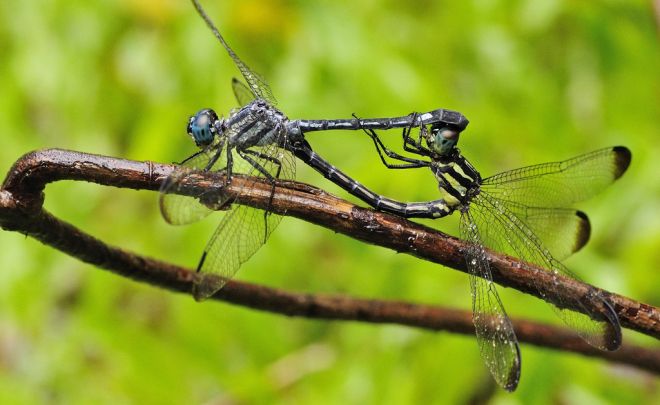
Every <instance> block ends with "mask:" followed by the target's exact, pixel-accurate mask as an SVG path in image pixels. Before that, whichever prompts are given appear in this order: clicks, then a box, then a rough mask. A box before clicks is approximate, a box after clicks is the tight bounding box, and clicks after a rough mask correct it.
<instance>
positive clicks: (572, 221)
mask: <svg viewBox="0 0 660 405" xmlns="http://www.w3.org/2000/svg"><path fill="white" fill-rule="evenodd" d="M503 203H504V204H506V206H507V208H508V209H509V211H511V213H513V214H514V215H515V216H516V217H518V218H519V219H520V220H522V221H523V222H524V223H525V224H526V225H527V226H528V227H529V228H530V229H531V230H532V232H533V233H534V234H535V235H536V236H538V238H539V240H540V241H541V243H542V244H543V246H545V247H546V248H547V249H548V250H549V251H550V253H551V254H552V256H553V257H554V258H555V259H558V260H564V259H565V258H567V257H568V256H570V255H572V254H573V253H575V252H577V251H578V250H580V249H581V248H582V247H583V246H584V245H586V243H587V242H588V241H589V236H590V234H591V225H590V223H589V218H588V217H587V215H586V214H585V213H584V212H582V211H577V210H573V209H568V208H539V207H527V206H525V205H522V204H516V203H514V202H510V201H505V202H503Z"/></svg>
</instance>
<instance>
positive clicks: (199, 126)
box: [187, 108, 218, 147]
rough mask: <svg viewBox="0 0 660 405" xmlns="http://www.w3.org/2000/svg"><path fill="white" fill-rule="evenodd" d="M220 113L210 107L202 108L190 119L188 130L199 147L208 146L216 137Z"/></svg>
mask: <svg viewBox="0 0 660 405" xmlns="http://www.w3.org/2000/svg"><path fill="white" fill-rule="evenodd" d="M216 121H218V115H217V114H216V113H215V111H213V110H212V109H210V108H205V109H203V110H200V111H199V112H198V113H197V114H195V115H193V116H192V117H190V119H189V120H188V128H187V132H188V135H190V136H191V137H192V138H193V140H194V141H195V144H196V145H197V146H199V147H203V146H208V145H210V144H211V143H212V142H213V138H215V134H216V129H215V122H216Z"/></svg>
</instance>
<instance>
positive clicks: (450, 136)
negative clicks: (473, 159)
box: [434, 128, 458, 155]
mask: <svg viewBox="0 0 660 405" xmlns="http://www.w3.org/2000/svg"><path fill="white" fill-rule="evenodd" d="M457 142H458V132H457V131H455V130H453V129H450V128H440V129H439V130H438V132H436V133H435V148H434V149H435V152H437V153H438V154H440V155H446V154H448V153H450V152H451V151H452V150H453V149H454V147H455V146H456V143H457Z"/></svg>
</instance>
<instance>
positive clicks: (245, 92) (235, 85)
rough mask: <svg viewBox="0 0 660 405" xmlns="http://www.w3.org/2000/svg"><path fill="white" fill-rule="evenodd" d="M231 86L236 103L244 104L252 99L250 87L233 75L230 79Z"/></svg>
mask: <svg viewBox="0 0 660 405" xmlns="http://www.w3.org/2000/svg"><path fill="white" fill-rule="evenodd" d="M231 88H232V90H233V91H234V96H235V97H236V101H238V105H240V106H245V105H248V104H250V102H251V101H252V100H254V94H252V92H251V91H250V89H249V88H248V87H247V86H246V85H245V84H244V83H243V82H242V81H240V80H238V79H237V78H235V77H233V78H232V79H231Z"/></svg>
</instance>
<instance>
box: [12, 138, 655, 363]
mask: <svg viewBox="0 0 660 405" xmlns="http://www.w3.org/2000/svg"><path fill="white" fill-rule="evenodd" d="M173 168H174V166H172V165H162V164H157V163H152V162H135V161H128V160H123V159H116V158H110V157H103V156H98V155H91V154H83V153H79V152H70V151H62V150H45V151H38V152H33V153H30V154H28V155H25V156H24V157H23V158H21V159H20V160H19V161H17V162H16V164H15V165H14V166H13V168H12V169H11V170H10V172H9V174H8V176H7V179H6V180H5V183H4V185H3V188H2V189H1V190H0V226H2V228H4V229H7V230H15V231H19V232H21V233H24V234H26V235H29V236H31V237H34V238H35V239H38V240H40V241H41V242H43V243H45V244H47V245H50V246H53V247H55V248H57V249H59V250H61V251H63V252H65V253H68V254H70V255H72V256H75V257H77V258H79V259H80V260H82V261H84V262H87V263H90V264H93V265H95V266H98V267H102V268H105V269H108V270H110V271H112V272H114V273H116V274H119V275H122V276H125V277H129V278H133V279H136V280H140V281H144V282H148V283H150V284H153V285H157V286H160V287H163V288H166V289H169V290H173V291H179V292H189V291H191V287H192V283H193V280H194V278H195V277H196V276H197V275H196V273H194V272H191V271H189V270H187V269H185V268H181V267H178V266H174V265H171V264H168V263H164V262H161V261H157V260H153V259H150V258H146V257H143V256H139V255H136V254H133V253H130V252H127V251H124V250H121V249H119V248H116V247H111V246H108V245H107V244H105V243H103V242H101V241H99V240H98V239H95V238H93V237H92V236H90V235H88V234H85V233H83V232H82V231H80V230H78V229H77V228H75V227H73V226H72V225H70V224H67V223H65V222H63V221H61V220H59V219H57V218H55V217H53V216H52V215H51V214H49V213H47V212H46V211H44V210H43V209H42V203H43V199H44V196H43V190H44V187H45V185H46V184H47V183H49V182H53V181H57V180H64V179H67V180H82V181H89V182H94V183H97V184H102V185H108V186H116V187H124V188H133V189H147V190H157V189H158V188H159V187H160V183H161V182H162V181H163V180H164V179H165V178H166V177H167V176H168V175H169V173H170V172H171V171H172V169H173ZM245 181H246V179H245V178H242V177H240V176H236V177H235V178H234V179H233V180H232V183H231V185H230V186H228V187H227V188H225V189H223V187H222V184H223V183H222V176H220V175H218V174H214V173H209V174H204V175H202V174H197V175H193V176H190V177H189V178H188V179H187V180H186V186H187V188H186V189H185V190H184V191H185V192H187V193H191V194H192V193H194V192H195V191H199V190H200V189H204V190H205V191H206V192H209V191H213V190H216V191H217V192H226V193H233V194H236V193H237V192H242V194H241V198H242V201H243V202H244V203H246V204H249V205H251V206H254V207H261V208H263V207H265V206H266V205H267V204H268V203H269V199H270V193H271V185H270V184H265V183H256V184H255V185H254V186H253V187H251V188H250V189H249V190H241V185H242V184H243V182H245ZM271 208H272V209H274V210H275V211H276V212H278V213H281V214H286V215H291V216H295V217H298V218H301V219H303V220H306V221H309V222H312V223H315V224H318V225H322V226H325V227H327V228H330V229H332V230H334V231H336V232H340V233H343V234H346V235H348V236H351V237H354V238H356V239H359V240H362V241H365V242H368V243H372V244H376V245H379V246H383V247H388V248H391V249H394V250H396V251H398V252H403V253H408V254H411V255H413V256H416V257H420V258H423V259H425V260H430V261H433V262H436V263H440V264H443V265H445V266H448V267H452V268H455V269H458V270H461V271H466V270H465V265H464V262H463V257H462V254H461V251H462V249H463V248H464V247H465V245H464V242H462V241H460V240H458V239H456V238H453V237H451V236H448V235H445V234H443V233H441V232H439V231H436V230H433V229H430V228H427V227H424V226H421V225H419V224H415V223H413V222H410V221H407V220H405V219H401V218H399V217H396V216H392V215H389V214H385V213H381V212H377V211H373V210H371V209H364V208H359V207H357V206H354V205H352V204H350V203H348V202H346V201H344V200H341V199H338V198H336V197H333V196H331V195H329V194H327V193H324V192H323V191H321V190H319V189H316V188H314V187H311V186H307V185H304V184H300V183H293V182H288V183H282V184H278V186H277V187H276V194H275V197H274V198H273V200H272V207H271ZM489 259H490V261H491V263H492V271H493V277H494V279H495V281H496V282H498V283H499V284H502V285H504V286H508V287H512V288H515V289H518V290H520V291H523V292H527V293H530V294H534V295H539V293H538V292H537V289H536V288H535V285H536V283H535V282H534V281H533V280H532V278H536V279H537V280H539V279H540V280H541V281H542V282H549V281H550V280H548V279H547V277H546V272H545V271H544V270H542V269H539V268H534V267H533V266H530V265H528V264H525V263H521V262H519V261H516V259H515V258H512V257H508V256H505V255H501V254H497V253H492V252H490V253H489ZM544 277H546V278H545V279H544ZM559 282H560V284H561V288H559V289H557V288H552V289H548V291H547V292H544V293H546V294H545V295H546V296H545V298H544V299H546V300H548V301H550V302H558V301H559V299H558V298H559V297H557V296H555V295H553V291H556V290H560V291H562V292H561V294H566V296H563V295H562V297H561V298H562V300H564V301H567V300H566V297H573V300H576V298H575V297H581V296H582V295H583V294H585V293H586V292H588V291H589V289H593V288H595V287H592V286H590V285H588V284H584V283H582V282H579V281H576V280H572V279H568V278H561V279H560V280H559ZM600 291H601V292H602V293H603V294H604V295H605V296H607V297H608V299H609V300H610V301H611V302H612V303H613V304H614V306H615V309H616V311H617V313H618V314H619V317H620V320H621V324H622V325H623V326H624V327H627V328H629V329H633V330H637V331H639V332H641V333H645V334H647V335H650V336H653V337H655V338H659V337H660V311H658V309H657V308H655V307H653V306H650V305H647V304H643V303H640V302H636V301H634V300H632V299H630V298H626V297H623V296H620V295H617V294H614V293H610V292H607V291H604V290H600ZM213 298H214V299H219V300H224V301H227V302H231V303H234V304H238V305H243V306H247V307H251V308H255V309H259V310H264V311H269V312H274V313H280V314H284V315H289V316H301V317H306V318H319V319H337V320H355V321H362V322H372V323H396V324H402V325H408V326H415V327H421V328H426V329H433V330H447V331H451V332H456V333H463V334H472V333H474V327H473V325H472V320H471V314H470V313H468V312H465V311H457V310H451V309H443V308H438V307H431V306H424V305H416V304H410V303H405V302H392V301H379V300H365V299H359V298H353V297H343V296H325V295H311V294H299V293H291V292H286V291H282V290H276V289H271V288H267V287H263V286H257V285H251V284H247V283H241V282H237V281H232V282H230V283H229V284H227V286H226V287H225V288H224V289H222V290H221V291H220V292H219V293H218V294H216V296H214V297H213ZM514 325H515V328H516V333H517V334H518V338H519V339H520V340H521V341H523V342H528V343H532V344H535V345H538V346H544V347H550V348H555V349H560V350H565V351H572V352H576V353H581V354H584V355H588V356H595V357H601V358H605V359H608V360H611V361H616V362H620V363H625V364H630V365H634V366H637V367H640V368H644V369H646V370H649V371H653V372H655V373H660V351H658V350H651V349H644V348H640V347H634V346H630V345H624V346H622V348H621V349H619V350H618V351H616V352H603V351H600V350H597V349H594V348H592V347H591V346H589V345H587V344H586V343H584V342H583V341H582V340H581V339H580V338H579V337H578V336H577V335H576V334H575V333H573V332H572V331H569V330H567V329H564V328H557V327H551V326H547V325H542V324H538V323H534V322H530V321H525V320H515V321H514Z"/></svg>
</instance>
